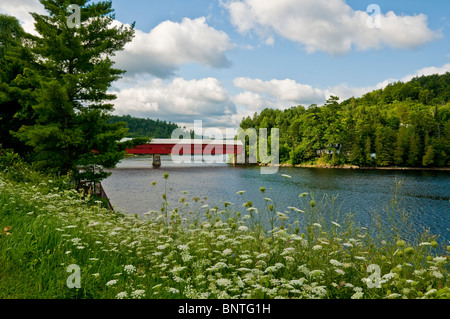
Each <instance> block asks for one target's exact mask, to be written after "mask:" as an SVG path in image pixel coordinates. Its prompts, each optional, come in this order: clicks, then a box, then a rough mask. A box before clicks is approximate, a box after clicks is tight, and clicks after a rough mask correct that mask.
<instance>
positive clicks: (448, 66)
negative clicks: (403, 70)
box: [401, 63, 450, 82]
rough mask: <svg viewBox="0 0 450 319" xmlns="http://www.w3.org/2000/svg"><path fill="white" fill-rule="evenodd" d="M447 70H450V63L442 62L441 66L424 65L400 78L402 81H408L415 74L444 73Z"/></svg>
mask: <svg viewBox="0 0 450 319" xmlns="http://www.w3.org/2000/svg"><path fill="white" fill-rule="evenodd" d="M447 72H450V63H447V64H444V65H443V66H441V67H436V66H430V67H425V68H422V69H420V70H417V71H416V72H415V73H413V74H409V75H407V76H405V77H403V78H402V79H401V81H402V82H408V81H410V80H412V79H413V78H414V77H416V76H419V77H420V76H423V75H425V76H426V75H432V74H445V73H447Z"/></svg>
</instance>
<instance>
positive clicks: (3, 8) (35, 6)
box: [0, 0, 46, 35]
mask: <svg viewBox="0 0 450 319" xmlns="http://www.w3.org/2000/svg"><path fill="white" fill-rule="evenodd" d="M30 12H36V13H39V14H45V13H46V11H45V9H44V6H43V5H42V4H41V3H40V2H39V0H14V1H9V0H1V1H0V13H4V14H8V15H10V16H14V17H16V18H17V19H18V20H19V22H20V24H21V25H22V27H23V28H24V30H25V31H26V32H28V33H31V34H34V35H36V34H37V32H36V31H35V30H34V19H33V17H32V16H31V14H30Z"/></svg>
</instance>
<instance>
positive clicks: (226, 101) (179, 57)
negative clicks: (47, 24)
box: [0, 0, 450, 128]
mask: <svg viewBox="0 0 450 319" xmlns="http://www.w3.org/2000/svg"><path fill="white" fill-rule="evenodd" d="M5 1H6V0H0V12H6V13H8V14H11V15H15V16H17V17H18V18H19V19H20V20H21V21H22V22H23V24H24V27H25V28H26V29H29V30H31V29H32V22H30V20H29V17H27V16H26V12H27V10H28V11H37V12H39V10H42V9H41V8H40V4H39V2H38V1H37V0H17V1H15V2H12V3H14V5H13V4H12V3H10V4H8V3H7V2H10V1H6V2H5ZM112 2H113V7H114V8H115V10H116V20H117V21H118V22H117V23H124V24H131V23H132V22H134V21H135V22H136V37H135V39H134V40H133V42H132V43H130V44H128V45H127V46H126V47H125V50H124V51H123V52H120V53H119V54H117V56H116V57H115V61H116V65H117V66H118V67H120V68H122V69H126V70H127V73H126V74H125V76H124V77H123V79H121V80H120V81H118V82H116V83H114V85H113V86H112V88H111V90H112V91H114V92H115V93H116V94H117V96H118V99H117V100H116V102H115V109H116V110H115V114H131V115H133V116H138V117H150V118H159V119H163V120H168V121H172V122H176V123H180V124H182V125H186V126H188V127H191V126H192V125H193V123H194V120H202V121H203V123H204V126H205V127H208V126H209V127H219V128H225V127H237V126H238V125H239V122H240V120H241V119H242V117H243V116H247V115H251V114H253V113H254V112H259V111H261V110H262V109H264V108H266V107H272V108H280V109H284V108H288V107H291V106H294V105H304V106H308V105H310V104H313V103H315V104H318V105H321V104H323V103H324V102H325V100H326V98H327V97H329V96H330V95H337V96H339V97H340V98H341V100H343V99H346V98H349V97H351V96H356V97H357V96H361V95H362V94H364V93H366V92H369V91H372V90H374V89H377V88H382V87H384V86H385V85H387V84H388V83H389V82H392V81H399V80H401V81H407V80H409V79H411V78H412V77H413V76H416V75H423V74H432V73H445V72H447V71H450V42H449V35H450V34H449V32H450V31H449V30H450V14H449V13H450V1H448V0H433V1H414V0H396V1H384V0H383V1H381V0H380V1H377V0H370V1H365V0H363V1H361V0H359V1H356V0H347V1H345V0H278V1H273V0H266V1H264V0H216V1H206V0H189V1H187V0H169V1H167V0H166V1H153V0H150V1H149V0H146V1H142V0H113V1H112ZM370 4H376V5H377V6H378V7H379V8H380V14H381V19H380V20H379V22H380V24H379V25H377V26H378V27H375V28H373V27H372V28H371V27H370V25H368V22H369V24H370V23H371V24H372V26H373V23H374V21H375V20H374V14H375V13H374V12H372V11H371V12H367V8H368V6H369V5H370ZM368 20H369V21H368Z"/></svg>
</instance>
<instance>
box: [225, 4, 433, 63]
mask: <svg viewBox="0 0 450 319" xmlns="http://www.w3.org/2000/svg"><path fill="white" fill-rule="evenodd" d="M221 3H222V6H223V7H225V8H226V9H227V10H228V12H229V14H230V21H231V23H232V24H233V25H234V26H235V27H236V28H237V30H238V31H239V32H240V33H243V34H245V33H250V32H255V33H256V34H258V35H259V36H260V37H262V38H263V40H264V42H266V43H268V44H270V45H272V44H273V41H274V39H273V35H274V34H276V35H279V36H281V37H284V38H286V39H289V40H291V41H293V42H296V43H300V44H302V45H304V47H305V49H306V51H307V52H309V53H313V52H315V51H324V52H327V53H329V54H332V55H337V54H343V53H346V52H349V51H350V50H351V49H352V48H353V47H354V48H356V49H358V50H367V49H380V48H382V47H392V48H402V49H410V48H415V47H418V46H421V45H424V44H426V43H428V42H429V41H432V40H433V39H435V38H437V37H439V36H440V33H438V32H435V31H432V30H430V29H429V28H428V25H427V16H426V15H424V14H418V15H414V16H407V15H396V14H395V13H394V12H392V11H389V12H387V13H385V14H383V13H380V15H379V17H380V19H381V20H380V27H379V28H374V27H373V26H374V16H373V14H372V13H368V12H365V11H359V10H353V9H352V8H351V7H350V6H349V5H347V4H346V3H345V1H344V0H280V1H263V0H242V1H239V0H228V1H222V2H221Z"/></svg>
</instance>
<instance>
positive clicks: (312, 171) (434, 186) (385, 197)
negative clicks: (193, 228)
mask: <svg viewBox="0 0 450 319" xmlns="http://www.w3.org/2000/svg"><path fill="white" fill-rule="evenodd" d="M161 160H162V166H161V168H159V169H153V168H152V165H151V157H147V156H143V157H141V156H139V157H131V158H124V159H123V160H122V161H121V162H120V163H119V164H118V165H117V167H116V168H115V169H114V170H112V175H111V176H110V177H108V178H107V179H105V180H104V181H103V182H102V184H103V186H104V189H105V191H106V193H107V195H108V197H109V199H110V201H111V203H112V205H113V206H114V207H115V209H116V210H118V211H121V212H123V213H132V214H138V215H142V214H143V213H145V212H148V211H157V210H159V209H160V207H161V202H162V198H161V196H162V194H163V193H164V177H163V175H164V173H168V174H169V177H168V179H167V185H166V187H167V188H166V190H167V197H168V200H169V202H171V203H174V204H175V203H178V202H179V199H180V198H181V197H185V198H186V199H187V200H191V198H192V197H194V196H195V197H200V198H201V201H202V202H201V204H209V205H210V206H211V207H212V206H214V205H217V206H220V205H221V203H223V202H225V201H227V202H231V203H233V204H235V205H236V207H238V208H239V209H240V210H243V209H245V208H242V203H244V202H245V201H249V200H251V201H252V203H253V205H254V206H255V207H259V208H262V207H264V205H265V200H264V199H263V198H264V197H266V198H271V199H272V200H275V201H276V203H277V210H279V211H281V212H283V211H285V210H286V208H287V207H288V206H295V207H298V208H300V209H303V207H301V205H302V203H301V200H300V199H299V198H298V195H299V194H301V193H305V192H306V193H310V194H314V196H315V198H316V201H318V202H319V201H320V199H321V198H322V197H323V196H329V197H333V196H337V199H336V201H335V203H336V211H340V212H341V215H343V214H345V213H347V212H352V213H354V214H355V218H356V220H357V221H358V222H360V223H361V225H362V226H368V225H369V221H370V216H371V215H372V213H371V212H374V211H377V212H382V211H383V210H384V209H385V208H386V205H388V204H389V202H390V201H391V199H392V197H393V194H394V189H395V184H396V181H402V184H401V187H400V189H399V191H398V199H399V201H400V205H401V208H402V209H404V210H405V211H406V212H408V213H410V214H411V217H410V220H409V222H410V223H411V224H412V225H413V227H415V228H416V229H422V228H423V227H425V228H427V229H429V230H430V232H431V233H433V234H436V235H439V236H440V241H444V242H447V243H448V242H449V240H450V230H449V229H450V172H449V171H425V170H424V171H420V170H419V171H416V170H375V169H374V170H358V169H327V168H294V167H279V170H278V172H277V173H276V174H272V175H262V174H261V170H260V167H258V166H236V167H233V166H231V165H228V164H216V163H215V164H206V163H199V164H194V163H191V164H186V163H183V164H176V163H173V162H172V161H171V159H170V156H162V157H161ZM283 174H284V175H288V176H290V177H291V178H288V177H287V176H283ZM152 181H155V182H157V184H156V185H155V186H151V185H150V184H151V182H152ZM261 187H265V189H266V191H265V193H264V194H262V193H261V191H260V188H261ZM239 191H245V193H244V194H242V195H239V194H237V192H239ZM205 198H206V199H205ZM222 207H223V206H222Z"/></svg>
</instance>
